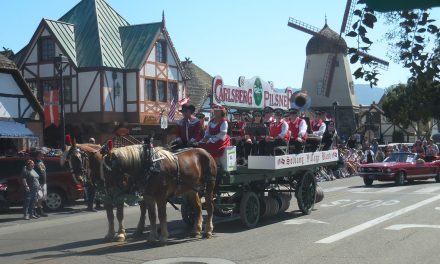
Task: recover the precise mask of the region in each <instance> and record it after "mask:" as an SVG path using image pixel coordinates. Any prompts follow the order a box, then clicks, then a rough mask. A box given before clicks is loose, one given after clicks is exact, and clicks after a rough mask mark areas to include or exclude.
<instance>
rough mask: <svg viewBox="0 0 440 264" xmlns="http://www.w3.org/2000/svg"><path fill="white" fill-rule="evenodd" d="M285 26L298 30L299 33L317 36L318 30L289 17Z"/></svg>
mask: <svg viewBox="0 0 440 264" xmlns="http://www.w3.org/2000/svg"><path fill="white" fill-rule="evenodd" d="M287 25H288V26H289V27H292V28H295V29H298V30H299V31H302V32H305V33H307V34H310V35H318V34H319V28H317V27H314V26H312V25H309V24H307V23H304V22H302V21H300V20H298V19H295V18H293V17H289V22H287Z"/></svg>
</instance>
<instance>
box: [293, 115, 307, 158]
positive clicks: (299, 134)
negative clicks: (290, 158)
mask: <svg viewBox="0 0 440 264" xmlns="http://www.w3.org/2000/svg"><path fill="white" fill-rule="evenodd" d="M289 114H290V121H289V131H290V145H291V146H294V150H293V153H294V154H299V153H301V152H302V150H303V148H304V144H305V141H306V139H307V123H306V121H305V120H304V119H302V118H299V117H298V110H296V109H290V110H289Z"/></svg>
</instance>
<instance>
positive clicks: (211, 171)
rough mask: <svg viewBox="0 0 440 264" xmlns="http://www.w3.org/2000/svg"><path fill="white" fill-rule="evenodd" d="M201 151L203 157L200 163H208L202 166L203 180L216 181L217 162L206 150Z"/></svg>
mask: <svg viewBox="0 0 440 264" xmlns="http://www.w3.org/2000/svg"><path fill="white" fill-rule="evenodd" d="M201 150H202V149H201ZM202 151H203V156H204V159H201V161H202V164H208V166H203V167H204V170H203V174H204V175H205V181H206V182H208V181H214V182H215V181H216V179H217V163H216V162H215V159H214V158H213V157H212V156H211V154H209V153H208V152H207V151H206V150H204V149H203V150H202Z"/></svg>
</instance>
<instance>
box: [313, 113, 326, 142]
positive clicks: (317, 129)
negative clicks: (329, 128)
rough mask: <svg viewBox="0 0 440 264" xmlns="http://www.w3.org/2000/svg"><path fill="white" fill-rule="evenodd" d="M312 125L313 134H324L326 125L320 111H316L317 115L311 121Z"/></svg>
mask: <svg viewBox="0 0 440 264" xmlns="http://www.w3.org/2000/svg"><path fill="white" fill-rule="evenodd" d="M310 125H311V126H312V131H313V135H315V136H320V137H322V135H324V132H325V129H326V125H325V123H324V121H322V115H321V112H320V111H315V116H314V118H313V120H312V121H310Z"/></svg>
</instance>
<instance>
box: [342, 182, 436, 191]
mask: <svg viewBox="0 0 440 264" xmlns="http://www.w3.org/2000/svg"><path fill="white" fill-rule="evenodd" d="M435 183H436V182H433V181H414V182H412V183H408V182H406V183H405V185H404V186H412V185H414V186H417V185H428V184H435ZM390 187H398V186H396V184H395V183H394V182H381V183H375V184H373V185H372V186H365V185H358V186H350V187H349V189H353V190H356V189H357V190H362V189H365V188H368V189H371V188H377V189H382V188H390Z"/></svg>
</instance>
